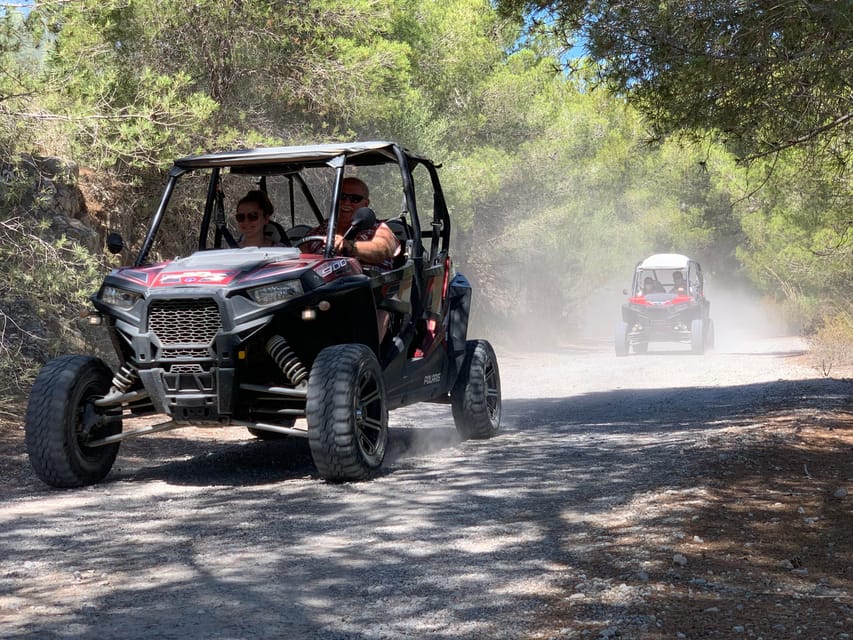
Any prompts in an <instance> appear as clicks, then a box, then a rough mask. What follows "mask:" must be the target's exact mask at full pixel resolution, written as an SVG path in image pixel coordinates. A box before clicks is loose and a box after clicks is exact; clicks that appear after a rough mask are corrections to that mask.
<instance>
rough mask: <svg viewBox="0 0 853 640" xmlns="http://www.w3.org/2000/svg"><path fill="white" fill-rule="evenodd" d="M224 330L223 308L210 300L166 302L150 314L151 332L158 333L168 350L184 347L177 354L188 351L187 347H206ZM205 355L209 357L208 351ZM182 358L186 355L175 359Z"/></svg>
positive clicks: (149, 327)
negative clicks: (170, 346)
mask: <svg viewBox="0 0 853 640" xmlns="http://www.w3.org/2000/svg"><path fill="white" fill-rule="evenodd" d="M221 328H222V322H221V319H220V317H219V307H218V306H217V304H216V303H215V302H214V301H213V300H209V299H204V300H162V301H157V302H154V303H152V304H151V307H150V308H149V310H148V330H149V331H152V332H154V334H155V335H156V336H157V338H158V339H159V340H160V344H161V345H163V346H164V347H167V346H169V345H181V349H176V350H175V351H184V350H186V349H187V345H197V346H204V347H206V346H207V345H209V344H210V343H211V342H213V339H214V338H215V337H216V334H217V333H218V332H219V330H220V329H221ZM190 350H191V351H197V350H196V349H190ZM201 351H203V352H204V353H205V355H206V349H202V350H201ZM181 355H184V354H183V353H181V354H180V355H179V354H175V355H174V356H173V357H180V356H181ZM187 355H189V354H187Z"/></svg>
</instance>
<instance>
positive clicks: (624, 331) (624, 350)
mask: <svg viewBox="0 0 853 640" xmlns="http://www.w3.org/2000/svg"><path fill="white" fill-rule="evenodd" d="M615 341H616V355H617V356H619V357H620V358H621V357H622V356H627V355H628V323H627V322H617V323H616V332H615Z"/></svg>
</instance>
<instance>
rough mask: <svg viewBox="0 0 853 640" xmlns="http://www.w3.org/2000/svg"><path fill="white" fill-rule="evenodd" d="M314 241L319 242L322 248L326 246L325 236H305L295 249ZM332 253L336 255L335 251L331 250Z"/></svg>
mask: <svg viewBox="0 0 853 640" xmlns="http://www.w3.org/2000/svg"><path fill="white" fill-rule="evenodd" d="M314 240H319V241H320V242H322V243H323V246H324V247H325V246H326V236H305V237H304V238H302V240H300V241H299V243H298V244H297V245H296V246H297V247H298V246H300V245H303V244H305V243H306V242H313V241H314ZM332 251H333V253H337V250H336V249H332Z"/></svg>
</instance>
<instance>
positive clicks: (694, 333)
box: [690, 320, 705, 355]
mask: <svg viewBox="0 0 853 640" xmlns="http://www.w3.org/2000/svg"><path fill="white" fill-rule="evenodd" d="M690 347H691V349H692V351H693V353H695V354H696V355H702V354H703V353H705V323H704V322H702V321H701V320H694V321H693V322H691V323H690Z"/></svg>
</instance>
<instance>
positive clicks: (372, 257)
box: [299, 177, 400, 271]
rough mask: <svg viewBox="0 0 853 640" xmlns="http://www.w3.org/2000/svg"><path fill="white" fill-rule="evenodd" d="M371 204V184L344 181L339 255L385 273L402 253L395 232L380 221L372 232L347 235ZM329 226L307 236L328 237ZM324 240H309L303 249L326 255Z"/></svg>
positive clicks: (337, 231) (337, 235)
mask: <svg viewBox="0 0 853 640" xmlns="http://www.w3.org/2000/svg"><path fill="white" fill-rule="evenodd" d="M369 204H370V191H369V189H368V188H367V184H365V182H364V181H363V180H361V179H359V178H354V177H349V178H344V181H343V184H342V186H341V200H340V206H339V208H338V221H337V226H336V228H335V239H334V243H335V251H337V252H338V253H340V254H341V255H344V256H350V257H353V258H357V259H358V260H359V262H361V263H363V264H369V265H371V266H374V267H378V268H379V269H381V270H383V271H385V270H389V269H392V268H393V266H394V257H395V256H396V255H397V254H398V253H399V252H400V243H399V241H398V240H397V236H395V235H394V232H393V231H391V228H390V227H389V226H388V225H387V224H385V223H384V222H379V221H377V222H376V224H374V225H373V226H372V227H370V228H369V229H362V230H360V231H358V232H357V233H356V235H355V238H354V239H352V240H350V239H347V238H345V237H344V234H345V233H346V232H347V230H348V229H349V228H350V226H351V225H352V220H353V215H354V214H355V212H356V211H357V210H358V209H360V208H361V207H367V206H368V205H369ZM327 224H328V223H327V222H324V223H323V224H321V225H318V226H316V227H314V228H313V229H311V230H310V231H308V232H307V233H306V234H305V235H306V237H307V236H325V235H326V232H327V230H328V228H327V226H326V225H327ZM323 246H324V243H323V241H322V240H308V241H307V242H303V243H302V244H300V245H299V248H300V249H301V250H302V251H303V252H304V253H320V252H322V251H323Z"/></svg>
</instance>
